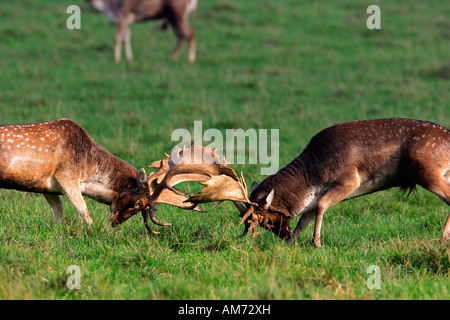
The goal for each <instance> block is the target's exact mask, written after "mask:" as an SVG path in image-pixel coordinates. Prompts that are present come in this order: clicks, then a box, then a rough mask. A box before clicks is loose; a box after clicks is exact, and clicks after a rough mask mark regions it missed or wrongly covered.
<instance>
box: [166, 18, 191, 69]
mask: <svg viewBox="0 0 450 320" xmlns="http://www.w3.org/2000/svg"><path fill="white" fill-rule="evenodd" d="M168 19H169V21H170V23H171V24H172V27H173V30H174V32H175V35H176V36H177V44H176V46H175V49H174V51H173V54H172V57H173V59H174V60H176V59H178V57H179V55H180V51H181V46H182V45H183V41H184V40H185V39H188V40H189V55H188V61H189V62H190V63H193V62H194V61H195V32H194V31H193V30H192V29H191V27H189V26H188V24H187V22H186V18H179V17H178V18H176V17H171V16H170V17H168Z"/></svg>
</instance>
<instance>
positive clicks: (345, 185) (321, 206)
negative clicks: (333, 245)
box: [312, 177, 359, 248]
mask: <svg viewBox="0 0 450 320" xmlns="http://www.w3.org/2000/svg"><path fill="white" fill-rule="evenodd" d="M358 186H359V181H358V179H357V178H356V177H355V179H352V180H347V181H345V182H341V184H340V185H339V186H336V187H334V188H332V189H330V190H328V192H327V193H325V194H324V195H323V196H322V198H320V200H319V202H318V203H317V206H316V208H315V210H314V213H315V223H314V234H313V239H312V242H313V244H314V246H315V247H316V248H320V247H321V245H320V229H321V227H322V220H323V214H324V213H325V210H327V209H328V208H329V207H331V206H333V205H335V204H336V203H338V202H340V201H342V200H343V199H345V197H346V196H348V195H349V194H351V193H352V192H353V191H354V190H356V189H357V188H358Z"/></svg>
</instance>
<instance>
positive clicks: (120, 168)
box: [80, 147, 137, 204]
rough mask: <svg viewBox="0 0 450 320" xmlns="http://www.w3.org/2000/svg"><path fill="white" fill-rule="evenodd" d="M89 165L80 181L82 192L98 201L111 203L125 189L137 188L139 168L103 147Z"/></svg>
mask: <svg viewBox="0 0 450 320" xmlns="http://www.w3.org/2000/svg"><path fill="white" fill-rule="evenodd" d="M89 167H90V168H89V172H86V175H85V178H84V179H82V181H80V185H81V192H82V193H83V195H86V196H88V197H90V198H92V199H94V200H96V201H99V202H102V203H105V204H111V203H112V202H113V201H114V200H115V199H116V198H117V197H118V196H119V195H120V194H121V193H123V192H124V191H126V190H130V189H133V188H137V183H136V177H137V170H136V169H135V168H134V167H133V166H132V165H130V164H129V163H127V162H125V161H123V160H121V159H119V158H117V157H115V156H113V155H112V154H111V153H109V152H108V151H106V150H105V149H103V148H101V147H98V150H97V152H96V153H95V156H93V157H92V160H91V165H90V166H89Z"/></svg>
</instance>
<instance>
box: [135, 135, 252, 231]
mask: <svg viewBox="0 0 450 320" xmlns="http://www.w3.org/2000/svg"><path fill="white" fill-rule="evenodd" d="M149 168H157V170H156V171H155V172H153V173H152V174H150V175H149V177H148V185H149V192H150V212H149V213H148V214H150V217H151V218H152V221H153V222H155V223H156V224H159V223H158V222H156V220H154V216H153V211H154V205H155V204H156V203H169V204H172V205H175V206H177V207H180V208H182V209H186V210H196V211H201V212H204V210H203V209H201V208H200V207H199V206H198V204H199V203H206V202H215V206H214V207H216V206H217V205H218V204H220V203H221V202H222V201H225V200H230V201H233V203H234V204H235V206H236V207H237V208H238V209H239V211H240V216H241V217H243V219H242V221H241V223H243V222H245V225H246V228H245V231H244V234H245V233H247V231H248V230H250V229H252V233H253V234H254V233H255V232H256V227H257V225H258V221H259V220H258V216H257V215H256V214H254V211H253V214H252V212H250V211H252V208H253V206H254V205H256V204H253V203H251V202H250V200H249V199H248V192H247V186H246V184H245V180H244V177H243V175H242V173H241V176H240V177H238V176H237V175H236V172H234V170H233V169H231V168H230V167H228V164H227V162H226V160H225V157H224V158H223V159H222V161H221V160H220V158H219V156H218V155H217V154H216V152H215V150H212V149H211V148H208V147H206V148H205V147H202V146H199V145H196V144H194V145H192V146H191V148H189V149H186V148H183V149H181V148H177V147H176V148H175V149H174V150H173V152H172V154H171V155H170V156H169V155H167V154H166V158H165V159H163V160H158V161H155V162H153V163H152V164H151V165H150V166H149ZM186 181H197V182H199V183H200V184H202V185H204V186H205V187H204V188H203V189H202V190H201V191H200V192H199V193H196V194H193V195H190V196H189V197H186V194H184V193H182V192H180V191H179V190H178V189H176V188H175V187H174V186H175V185H177V184H179V183H181V182H186ZM243 203H244V204H245V205H244V204H243ZM142 214H143V216H144V212H143V213H142ZM250 215H251V216H252V219H249V217H250ZM255 219H256V220H255ZM253 220H255V221H253ZM144 222H146V217H145V216H144ZM146 227H147V229H149V231H151V232H154V231H153V230H151V228H150V227H148V224H146Z"/></svg>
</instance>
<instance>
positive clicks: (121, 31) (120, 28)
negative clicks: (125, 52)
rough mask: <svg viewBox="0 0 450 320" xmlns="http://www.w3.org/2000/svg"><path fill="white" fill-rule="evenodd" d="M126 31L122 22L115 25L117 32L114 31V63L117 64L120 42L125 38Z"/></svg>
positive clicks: (125, 26) (119, 54)
mask: <svg viewBox="0 0 450 320" xmlns="http://www.w3.org/2000/svg"><path fill="white" fill-rule="evenodd" d="M126 29H127V24H126V23H125V22H124V21H119V22H118V23H117V30H116V45H115V47H114V61H115V62H119V61H120V56H121V54H122V42H123V40H124V37H125V33H126Z"/></svg>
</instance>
